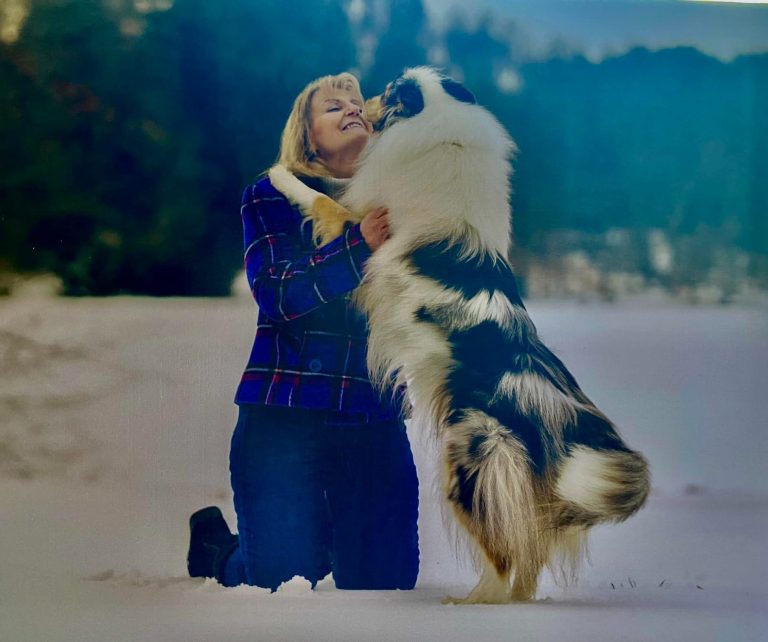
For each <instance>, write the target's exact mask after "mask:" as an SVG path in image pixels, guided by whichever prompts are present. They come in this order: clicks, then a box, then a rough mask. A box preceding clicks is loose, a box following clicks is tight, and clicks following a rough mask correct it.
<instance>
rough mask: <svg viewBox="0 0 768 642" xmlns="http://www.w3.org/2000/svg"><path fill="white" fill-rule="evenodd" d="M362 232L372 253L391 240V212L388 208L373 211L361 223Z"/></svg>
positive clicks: (378, 208)
mask: <svg viewBox="0 0 768 642" xmlns="http://www.w3.org/2000/svg"><path fill="white" fill-rule="evenodd" d="M360 232H361V233H362V235H363V238H364V239H365V242H366V243H367V244H368V247H369V248H371V250H372V251H374V252H375V251H376V250H378V249H379V247H381V244H382V243H384V241H386V240H387V239H388V238H389V211H388V210H387V208H386V207H377V208H375V209H372V210H371V211H370V212H368V213H367V214H366V215H365V218H363V220H362V221H360Z"/></svg>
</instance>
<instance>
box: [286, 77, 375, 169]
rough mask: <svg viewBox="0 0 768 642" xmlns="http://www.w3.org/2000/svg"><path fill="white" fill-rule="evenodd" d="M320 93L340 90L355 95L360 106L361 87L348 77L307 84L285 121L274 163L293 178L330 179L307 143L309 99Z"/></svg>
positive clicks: (309, 115) (310, 123)
mask: <svg viewBox="0 0 768 642" xmlns="http://www.w3.org/2000/svg"><path fill="white" fill-rule="evenodd" d="M320 89H326V90H328V89H343V90H345V91H352V92H355V93H356V94H357V95H358V96H359V97H360V101H361V102H362V99H363V96H362V93H361V92H360V83H359V82H358V80H357V78H355V77H354V76H353V75H352V74H350V73H346V72H344V73H341V74H338V75H337V76H322V77H321V78H318V79H317V80H313V81H312V82H311V83H309V84H308V85H307V86H306V87H304V89H302V91H301V93H300V94H299V95H298V96H296V100H295V101H294V102H293V108H292V109H291V113H290V115H289V116H288V121H287V122H286V123H285V127H284V128H283V135H282V136H281V137H280V155H279V156H278V159H277V162H278V163H279V164H280V165H282V166H283V167H285V168H286V169H287V170H289V171H290V172H293V173H294V174H300V175H302V176H331V172H330V171H329V170H328V168H327V167H326V166H325V163H323V161H322V160H320V159H319V158H318V157H317V156H316V155H315V153H314V152H313V150H312V148H311V146H310V143H309V128H310V126H311V125H312V98H313V97H314V96H315V94H316V93H317V92H318V90H320Z"/></svg>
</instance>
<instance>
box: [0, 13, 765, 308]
mask: <svg viewBox="0 0 768 642" xmlns="http://www.w3.org/2000/svg"><path fill="white" fill-rule="evenodd" d="M0 40H1V42H0V92H1V94H2V102H0V275H5V276H4V277H2V276H0V290H3V289H4V290H5V291H6V292H8V291H10V290H11V289H12V287H11V285H9V284H11V283H12V282H13V279H12V277H11V276H9V275H14V274H19V273H22V274H23V273H37V272H52V273H54V274H56V275H57V276H58V277H59V278H60V279H61V282H62V284H63V291H64V292H65V293H66V294H70V295H111V294H120V293H137V294H139V293H140V294H150V295H184V296H187V295H206V296H218V295H228V294H229V293H230V289H231V285H232V281H233V278H234V277H235V275H236V274H237V273H238V272H239V270H240V269H241V266H242V260H241V243H242V241H241V227H240V219H239V203H240V195H241V192H242V189H243V188H244V186H245V185H247V184H248V183H250V182H252V181H253V180H254V179H255V178H256V177H257V176H258V175H259V173H260V172H262V171H264V170H265V169H266V168H268V166H269V165H270V164H271V163H272V162H273V161H274V159H275V156H276V154H277V146H278V139H279V135H280V131H281V128H282V126H283V123H284V121H285V118H286V116H287V114H288V111H289V109H290V105H291V103H292V101H293V98H294V97H295V95H296V94H297V93H298V91H299V90H300V89H301V88H302V87H303V86H304V85H305V84H306V82H308V81H309V80H311V79H312V78H314V77H316V76H319V75H322V74H327V73H338V72H340V71H342V70H352V71H353V72H354V73H356V74H357V75H358V76H359V77H360V78H361V80H362V83H363V88H364V91H365V92H366V93H367V94H373V93H379V92H380V91H381V90H382V89H383V87H384V85H385V84H386V82H388V81H389V80H391V79H392V78H394V77H395V76H396V75H397V74H398V72H399V71H401V70H402V68H403V67H406V66H413V65H418V64H434V65H436V66H438V67H440V68H442V69H444V70H445V71H446V72H447V73H449V74H450V75H452V76H454V77H456V78H458V79H460V80H462V81H463V82H464V83H465V84H466V85H467V86H468V87H469V88H470V89H471V90H472V91H473V92H474V93H475V95H476V96H477V97H478V100H479V102H480V103H481V104H483V105H485V106H487V107H488V108H489V109H490V110H491V111H492V112H493V113H494V114H495V115H496V116H497V117H498V118H499V119H500V120H501V122H502V123H503V124H504V125H505V126H506V127H507V129H508V130H509V131H510V133H511V134H512V136H513V137H514V138H515V140H516V141H517V143H518V146H519V149H520V153H519V155H518V157H517V159H516V160H515V172H516V173H515V176H514V178H513V186H514V195H513V199H512V204H513V209H514V229H515V243H516V249H515V252H514V255H513V256H514V261H515V264H516V266H517V268H518V269H519V271H520V274H521V277H522V280H523V283H524V286H525V288H526V290H527V292H528V293H529V294H530V295H531V296H563V295H565V296H578V297H598V298H603V299H608V300H610V299H613V298H616V297H620V296H624V295H627V294H633V293H636V292H644V291H647V290H648V289H649V288H655V289H659V290H662V291H664V292H667V293H670V294H672V295H674V296H678V297H682V298H685V299H687V300H691V301H707V302H719V303H727V302H730V301H738V300H745V299H750V298H751V297H754V296H756V295H759V294H760V293H761V292H765V290H766V289H768V220H767V219H768V151H767V150H768V127H767V126H766V120H765V119H766V115H767V114H768V82H767V81H766V79H767V78H768V53H761V54H750V55H741V56H738V57H736V58H734V59H732V60H729V61H724V60H720V59H718V58H714V57H711V56H709V55H706V54H704V53H702V52H700V51H698V50H697V49H694V48H690V47H678V48H672V49H663V50H657V51H650V50H648V49H645V48H641V47H636V48H632V49H630V50H628V51H625V52H623V53H621V54H617V55H613V56H610V57H606V58H604V59H602V60H599V61H596V60H593V59H588V58H585V57H584V56H583V55H581V54H580V53H579V52H578V51H574V50H573V49H571V48H568V47H564V46H562V44H558V43H553V44H552V46H551V48H550V49H549V50H548V51H547V52H546V53H545V54H542V53H541V52H538V53H537V54H536V55H535V56H534V55H532V54H531V53H530V52H529V51H527V49H526V47H525V41H526V38H525V34H524V32H523V30H522V29H521V28H520V26H519V25H518V24H517V23H516V22H515V21H514V18H510V17H508V16H502V15H499V14H496V13H483V14H473V15H469V14H462V13H461V12H454V13H451V14H450V15H449V16H448V17H447V18H446V19H445V20H443V21H442V22H441V24H440V25H437V24H436V23H435V22H434V21H431V20H430V17H429V13H428V12H427V11H426V10H425V7H424V5H423V4H422V2H421V0H292V1H291V2H286V1H284V0H258V1H256V0H220V1H211V0H175V1H174V0H0ZM766 50H768V43H767V47H766ZM3 278H4V279H5V280H3Z"/></svg>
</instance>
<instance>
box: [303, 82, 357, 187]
mask: <svg viewBox="0 0 768 642" xmlns="http://www.w3.org/2000/svg"><path fill="white" fill-rule="evenodd" d="M362 110H363V102H362V100H361V98H360V96H359V95H358V94H357V93H355V92H353V91H348V90H344V89H322V88H321V89H319V90H318V91H317V92H316V93H315V95H314V96H313V97H312V102H311V104H310V113H311V124H310V128H309V144H310V146H311V148H312V149H313V150H314V152H315V154H316V155H317V156H318V157H319V158H320V159H321V160H322V161H323V162H324V163H325V165H326V166H327V167H328V169H329V170H331V172H332V173H333V174H334V176H337V177H339V178H343V177H345V176H351V175H352V173H351V172H352V171H353V169H352V167H353V166H354V162H355V161H356V160H357V157H358V156H359V155H360V152H361V151H362V149H363V147H365V144H366V142H368V137H369V136H370V135H371V131H372V129H371V124H370V123H369V122H368V121H367V120H366V119H365V118H364V116H363V113H362Z"/></svg>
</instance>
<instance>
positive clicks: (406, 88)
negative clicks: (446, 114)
mask: <svg viewBox="0 0 768 642" xmlns="http://www.w3.org/2000/svg"><path fill="white" fill-rule="evenodd" d="M439 101H459V102H462V103H468V104H470V105H474V104H475V103H476V100H475V97H474V96H473V95H472V92H470V91H469V90H468V89H466V88H465V87H464V86H463V85H462V84H461V83H459V82H457V81H455V80H453V79H452V78H449V77H447V76H444V75H442V74H441V73H439V72H438V71H437V70H435V69H433V68H431V67H414V68H413V69H407V70H405V71H404V72H403V73H402V74H401V75H400V76H399V77H398V78H396V79H395V80H393V81H392V82H391V83H389V84H388V85H387V88H386V90H385V91H384V93H383V94H381V95H380V96H374V97H373V98H371V99H369V100H368V101H367V102H366V105H365V115H366V118H368V120H369V121H370V122H371V123H372V124H373V129H374V131H377V132H380V131H383V130H385V129H387V128H388V127H391V126H392V125H393V124H395V123H396V122H398V121H400V120H404V119H406V118H413V117H414V116H418V115H419V114H420V113H422V112H423V111H424V108H425V105H429V104H431V103H433V102H439Z"/></svg>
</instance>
